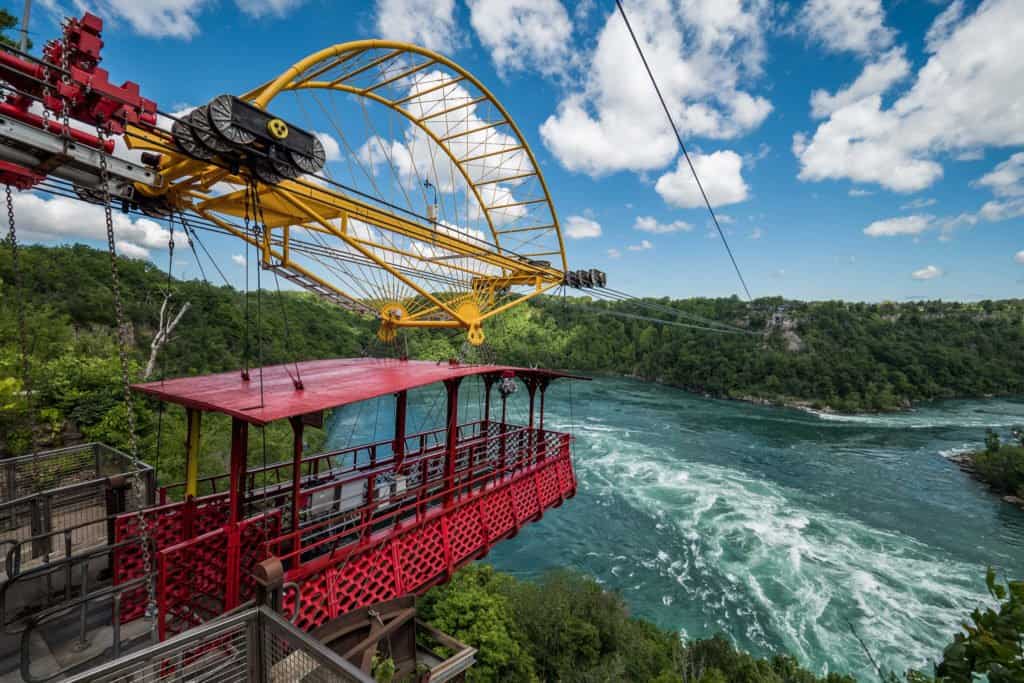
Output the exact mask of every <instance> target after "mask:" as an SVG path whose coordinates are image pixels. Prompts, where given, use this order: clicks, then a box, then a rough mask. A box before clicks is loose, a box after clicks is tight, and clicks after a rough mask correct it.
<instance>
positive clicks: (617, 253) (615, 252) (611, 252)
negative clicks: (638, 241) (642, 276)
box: [608, 249, 622, 258]
mask: <svg viewBox="0 0 1024 683" xmlns="http://www.w3.org/2000/svg"><path fill="white" fill-rule="evenodd" d="M621 256H622V252H621V251H619V250H618V249H609V250H608V258H621Z"/></svg>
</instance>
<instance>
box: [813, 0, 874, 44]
mask: <svg viewBox="0 0 1024 683" xmlns="http://www.w3.org/2000/svg"><path fill="white" fill-rule="evenodd" d="M799 22H800V25H801V26H802V27H803V28H804V29H806V30H807V31H808V32H809V33H810V35H811V37H812V38H814V39H816V40H818V41H820V42H821V43H822V44H823V45H824V46H825V47H826V48H827V49H828V50H831V51H832V52H856V53H859V54H870V53H872V52H875V51H876V50H880V49H884V48H886V47H888V46H889V45H891V44H892V39H893V32H892V30H890V29H889V28H886V26H885V12H884V11H883V9H882V3H881V0H809V2H808V3H807V4H806V5H804V8H803V10H802V11H801V12H800V17H799Z"/></svg>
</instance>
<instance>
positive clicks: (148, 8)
mask: <svg viewBox="0 0 1024 683" xmlns="http://www.w3.org/2000/svg"><path fill="white" fill-rule="evenodd" d="M75 4H76V6H77V5H78V4H79V3H78V2H77V1H76V2H75ZM208 4H209V3H208V2H207V0H147V1H146V2H139V1H138V0H93V2H90V3H89V8H90V11H91V12H93V13H95V14H98V15H100V16H102V17H104V18H105V19H109V20H111V21H113V22H115V23H116V22H119V21H123V22H126V23H127V24H128V25H129V26H131V27H132V29H133V30H134V31H135V32H136V33H140V34H142V35H144V36H150V37H154V38H160V37H166V38H181V39H185V40H188V39H190V38H192V37H193V36H195V35H197V34H198V33H199V23H198V21H197V18H198V15H199V14H200V13H201V12H202V11H203V9H204V8H205V7H206V6H207V5H208Z"/></svg>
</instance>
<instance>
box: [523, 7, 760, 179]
mask: <svg viewBox="0 0 1024 683" xmlns="http://www.w3.org/2000/svg"><path fill="white" fill-rule="evenodd" d="M629 12H630V21H631V23H632V25H633V29H634V31H636V34H637V38H638V39H639V40H640V42H641V45H643V48H644V52H645V53H646V55H647V59H648V61H649V63H650V65H651V68H652V69H653V71H654V73H656V74H657V75H658V78H659V85H660V86H661V90H662V92H663V94H664V95H665V98H666V100H667V101H668V103H669V107H670V109H671V110H672V111H673V113H674V114H675V117H676V121H677V124H678V125H679V127H680V130H681V132H682V134H683V135H684V136H702V137H709V138H718V139H726V138H734V137H737V136H739V135H742V134H744V133H746V132H749V131H750V130H752V129H754V128H756V127H757V126H759V125H760V124H761V122H762V121H764V119H765V117H767V116H768V114H769V112H771V110H772V105H771V103H769V102H768V100H767V99H765V98H764V97H761V96H759V95H754V94H751V93H750V92H748V91H747V90H746V89H745V88H741V83H744V84H746V83H748V82H750V81H752V80H753V79H755V78H756V77H757V76H759V75H760V73H761V69H762V65H763V62H764V27H765V25H766V23H767V13H768V8H767V5H766V4H765V3H763V2H760V1H759V0H746V1H743V2H741V1H739V0H737V1H735V2H713V3H712V2H697V1H695V0H687V1H685V2H681V3H679V5H678V6H674V4H673V3H670V2H668V1H667V0H645V1H643V2H632V3H630V8H629ZM585 61H586V62H587V63H589V64H590V65H591V68H590V71H589V72H587V73H586V74H585V77H584V79H583V83H582V87H581V88H579V89H577V90H576V91H573V92H571V93H570V94H568V95H567V96H566V97H565V98H564V99H563V100H562V101H561V102H560V103H559V105H558V110H557V111H556V113H555V114H554V115H552V116H550V117H549V118H548V119H547V120H546V121H544V123H543V124H542V125H541V128H540V133H541V138H542V139H543V141H544V144H545V145H546V146H547V147H548V149H550V150H551V152H552V153H553V154H554V155H555V157H556V158H557V159H558V160H559V161H560V162H561V163H562V165H563V166H565V167H566V168H568V169H570V170H573V171H581V172H584V173H588V174H590V175H592V176H600V175H603V174H606V173H611V172H614V171H621V170H632V171H645V170H655V169H660V168H663V167H664V166H665V165H667V164H668V163H670V162H671V160H672V159H673V158H674V157H675V155H676V154H677V144H676V140H675V138H674V137H673V135H672V131H671V129H670V127H669V125H668V122H667V121H666V120H665V115H664V112H663V111H662V110H661V108H660V107H659V106H658V103H657V100H656V99H655V98H654V97H653V91H652V89H651V84H650V82H649V81H647V79H645V78H642V77H641V76H640V75H642V74H643V64H642V63H641V61H640V57H639V56H638V55H637V52H636V48H635V47H634V45H633V43H632V40H631V39H630V37H629V33H628V32H627V30H626V27H625V25H624V24H623V22H622V20H621V18H620V17H619V16H618V15H617V14H616V13H614V12H610V13H609V14H608V16H607V19H606V22H605V25H604V27H603V28H602V30H601V32H600V34H599V35H598V38H597V44H596V46H595V48H594V50H593V52H592V54H589V55H587V56H586V57H585Z"/></svg>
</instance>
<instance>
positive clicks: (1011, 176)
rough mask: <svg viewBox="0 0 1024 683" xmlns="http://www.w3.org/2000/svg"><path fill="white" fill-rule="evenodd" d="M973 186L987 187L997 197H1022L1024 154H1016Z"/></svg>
mask: <svg viewBox="0 0 1024 683" xmlns="http://www.w3.org/2000/svg"><path fill="white" fill-rule="evenodd" d="M975 184H976V185H981V186H983V187H988V188H989V189H991V190H992V193H993V194H994V195H995V196H997V197H1024V152H1017V153H1016V154H1014V155H1013V156H1012V157H1010V158H1009V159H1007V160H1006V161H1004V162H1003V163H1001V164H999V165H998V166H996V167H995V169H994V170H992V171H990V172H989V173H986V174H985V175H983V176H982V177H981V178H979V179H978V180H977V181H976V183H975Z"/></svg>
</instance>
